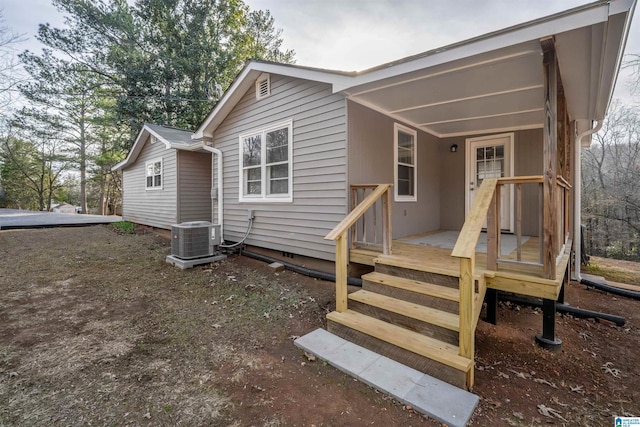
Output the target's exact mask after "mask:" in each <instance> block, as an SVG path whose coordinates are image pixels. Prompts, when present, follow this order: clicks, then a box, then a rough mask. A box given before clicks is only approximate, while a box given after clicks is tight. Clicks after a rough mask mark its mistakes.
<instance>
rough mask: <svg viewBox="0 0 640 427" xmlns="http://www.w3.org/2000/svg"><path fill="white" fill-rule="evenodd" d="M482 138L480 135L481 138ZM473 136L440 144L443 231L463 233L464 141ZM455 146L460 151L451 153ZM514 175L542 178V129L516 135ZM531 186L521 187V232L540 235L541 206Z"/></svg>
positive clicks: (525, 131)
mask: <svg viewBox="0 0 640 427" xmlns="http://www.w3.org/2000/svg"><path fill="white" fill-rule="evenodd" d="M478 136H480V135H478ZM467 138H473V136H467V137H464V136H463V137H456V138H445V139H442V140H441V142H440V144H439V151H440V165H441V166H440V171H441V174H440V181H441V182H442V184H443V186H442V190H441V192H440V195H441V197H440V218H441V219H442V220H441V224H440V228H441V229H443V230H460V229H461V228H462V224H463V223H464V210H465V206H464V198H465V182H464V180H465V171H464V168H465V164H464V163H465V140H466V139H467ZM452 144H457V145H458V151H457V152H456V153H451V152H450V151H449V148H450V147H451V145H452ZM513 145H514V153H513V159H514V168H513V170H514V174H515V175H516V176H527V175H542V166H543V165H542V129H531V130H521V131H516V132H515V134H514V142H513ZM534 187H535V186H534V185H532V184H528V185H524V186H523V187H522V193H523V194H522V199H523V209H522V233H523V234H524V235H529V236H537V235H538V227H539V222H538V221H539V213H538V210H539V207H538V193H537V192H536V191H537V189H535V188H534Z"/></svg>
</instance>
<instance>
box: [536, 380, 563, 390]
mask: <svg viewBox="0 0 640 427" xmlns="http://www.w3.org/2000/svg"><path fill="white" fill-rule="evenodd" d="M533 381H534V382H536V383H538V384H545V385H548V386H549V387H553V388H558V386H557V385H555V384H554V383H552V382H549V381H547V380H543V379H542V378H534V379H533Z"/></svg>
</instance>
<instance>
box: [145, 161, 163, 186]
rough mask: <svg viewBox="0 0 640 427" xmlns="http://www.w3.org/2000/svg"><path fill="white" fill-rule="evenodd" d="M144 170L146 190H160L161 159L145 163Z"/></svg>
mask: <svg viewBox="0 0 640 427" xmlns="http://www.w3.org/2000/svg"><path fill="white" fill-rule="evenodd" d="M145 169H146V171H147V176H146V188H147V190H162V159H155V160H151V161H148V162H146V163H145Z"/></svg>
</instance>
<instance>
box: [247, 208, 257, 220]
mask: <svg viewBox="0 0 640 427" xmlns="http://www.w3.org/2000/svg"><path fill="white" fill-rule="evenodd" d="M255 217H256V216H255V214H254V212H253V209H249V210H248V211H247V219H254V218H255Z"/></svg>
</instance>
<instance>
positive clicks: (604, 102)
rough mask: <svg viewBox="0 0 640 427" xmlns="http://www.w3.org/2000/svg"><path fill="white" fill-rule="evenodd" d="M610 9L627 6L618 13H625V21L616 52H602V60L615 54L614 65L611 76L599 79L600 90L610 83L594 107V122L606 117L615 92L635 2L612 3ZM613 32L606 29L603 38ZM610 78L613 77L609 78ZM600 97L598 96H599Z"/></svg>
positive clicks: (633, 0) (610, 29)
mask: <svg viewBox="0 0 640 427" xmlns="http://www.w3.org/2000/svg"><path fill="white" fill-rule="evenodd" d="M611 5H612V9H614V8H613V5H616V6H617V7H616V8H615V9H614V10H619V9H620V8H621V6H622V5H624V6H628V8H627V9H623V10H622V11H620V12H619V13H626V16H625V19H624V23H623V25H622V29H621V35H622V38H621V40H620V43H619V44H618V46H617V48H618V50H617V52H606V49H607V48H608V47H609V46H605V52H603V58H606V57H607V55H611V54H615V57H616V59H615V63H614V65H613V69H612V70H611V74H610V75H609V76H606V75H604V73H603V75H602V76H601V77H600V78H601V82H600V85H601V90H602V89H603V87H602V86H603V85H605V84H607V83H606V82H607V81H610V84H611V86H610V87H609V88H608V93H606V94H605V96H604V98H599V99H598V101H599V104H601V105H598V106H596V120H603V119H604V116H605V115H606V112H607V110H608V109H609V105H610V104H611V100H612V99H613V92H614V90H615V87H616V82H617V80H618V75H619V73H620V67H621V66H622V59H623V57H624V50H625V47H626V45H627V40H628V37H629V30H630V27H631V19H632V18H633V13H634V11H635V7H636V0H626V1H619V2H613V3H612V4H611ZM616 14H617V13H616ZM610 15H612V16H613V15H614V13H610ZM613 31H615V30H614V29H612V28H609V27H608V28H607V33H606V34H605V37H607V38H609V37H610V36H611V35H612V34H611V33H612V32H613ZM611 76H613V77H612V78H611ZM607 77H608V78H609V79H608V80H604V81H603V80H602V79H607ZM599 96H600V94H599Z"/></svg>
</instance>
